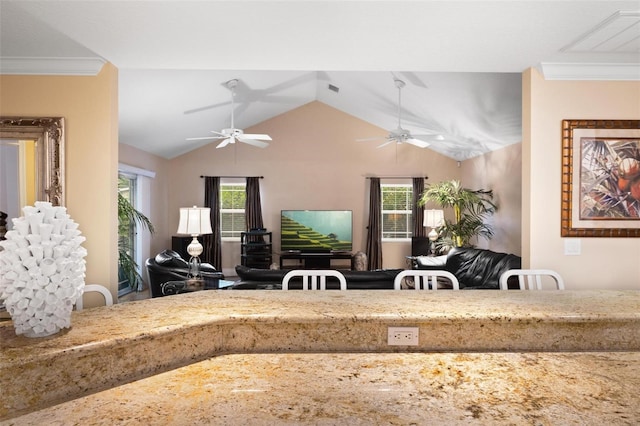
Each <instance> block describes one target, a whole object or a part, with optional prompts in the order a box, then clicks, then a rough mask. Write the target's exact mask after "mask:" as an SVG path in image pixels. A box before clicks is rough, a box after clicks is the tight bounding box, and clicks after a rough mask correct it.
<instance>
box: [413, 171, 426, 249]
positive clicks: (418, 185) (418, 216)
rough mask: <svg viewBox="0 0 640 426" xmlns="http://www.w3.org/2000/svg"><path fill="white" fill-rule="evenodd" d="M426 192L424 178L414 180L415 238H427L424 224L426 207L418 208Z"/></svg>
mask: <svg viewBox="0 0 640 426" xmlns="http://www.w3.org/2000/svg"><path fill="white" fill-rule="evenodd" d="M423 192H424V178H421V177H414V178H413V205H412V207H411V213H412V217H413V236H414V237H426V236H427V233H426V231H425V229H424V226H423V225H422V223H423V222H424V206H418V200H420V195H422V193H423Z"/></svg>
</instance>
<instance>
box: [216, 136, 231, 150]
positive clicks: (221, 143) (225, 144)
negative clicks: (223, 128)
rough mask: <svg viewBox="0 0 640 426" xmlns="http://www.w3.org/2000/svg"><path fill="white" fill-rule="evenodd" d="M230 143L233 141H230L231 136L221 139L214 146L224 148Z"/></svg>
mask: <svg viewBox="0 0 640 426" xmlns="http://www.w3.org/2000/svg"><path fill="white" fill-rule="evenodd" d="M230 143H233V142H232V141H231V138H227V139H225V140H223V141H222V142H220V143H219V144H218V146H216V148H224V147H225V146H227V145H229V144H230Z"/></svg>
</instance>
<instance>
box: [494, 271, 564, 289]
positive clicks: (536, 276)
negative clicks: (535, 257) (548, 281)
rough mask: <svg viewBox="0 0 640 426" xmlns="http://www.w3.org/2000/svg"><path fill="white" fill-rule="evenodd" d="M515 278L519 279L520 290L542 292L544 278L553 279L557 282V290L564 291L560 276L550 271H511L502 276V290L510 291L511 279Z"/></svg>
mask: <svg viewBox="0 0 640 426" xmlns="http://www.w3.org/2000/svg"><path fill="white" fill-rule="evenodd" d="M514 276H515V277H518V286H519V287H520V290H542V277H551V278H552V279H553V280H554V281H555V284H556V289H558V290H564V280H563V279H562V277H561V276H560V274H558V273H557V272H556V271H552V270H550V269H510V270H508V271H505V272H503V273H502V275H500V289H501V290H508V289H509V285H508V281H509V277H514ZM525 278H526V280H525Z"/></svg>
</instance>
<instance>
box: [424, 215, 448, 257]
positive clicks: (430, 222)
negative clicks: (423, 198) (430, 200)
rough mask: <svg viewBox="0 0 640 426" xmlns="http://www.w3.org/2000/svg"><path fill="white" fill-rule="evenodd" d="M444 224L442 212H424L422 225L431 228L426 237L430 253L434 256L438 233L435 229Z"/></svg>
mask: <svg viewBox="0 0 640 426" xmlns="http://www.w3.org/2000/svg"><path fill="white" fill-rule="evenodd" d="M442 222H444V210H425V211H424V221H423V222H422V225H423V226H424V227H425V228H426V227H429V228H431V231H430V232H429V234H428V235H427V236H428V237H429V240H430V241H431V244H430V246H431V247H430V248H431V252H432V253H433V254H435V245H436V240H437V239H438V231H436V228H437V227H439V226H441V225H442Z"/></svg>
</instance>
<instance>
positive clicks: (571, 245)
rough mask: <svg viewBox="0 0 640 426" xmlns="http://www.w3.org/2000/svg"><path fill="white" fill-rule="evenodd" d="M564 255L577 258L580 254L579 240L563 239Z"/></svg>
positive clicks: (580, 242)
mask: <svg viewBox="0 0 640 426" xmlns="http://www.w3.org/2000/svg"><path fill="white" fill-rule="evenodd" d="M564 254H565V255H566V256H579V255H580V254H582V241H581V240H580V238H565V239H564Z"/></svg>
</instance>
